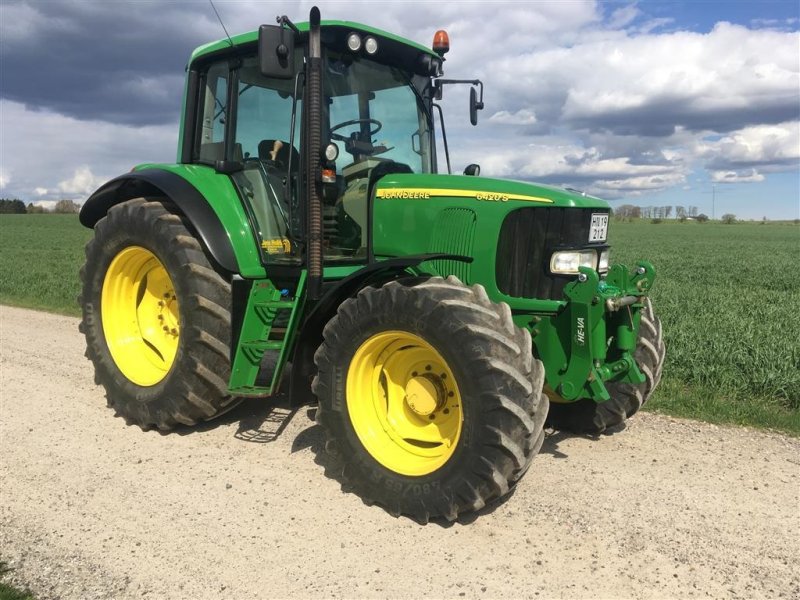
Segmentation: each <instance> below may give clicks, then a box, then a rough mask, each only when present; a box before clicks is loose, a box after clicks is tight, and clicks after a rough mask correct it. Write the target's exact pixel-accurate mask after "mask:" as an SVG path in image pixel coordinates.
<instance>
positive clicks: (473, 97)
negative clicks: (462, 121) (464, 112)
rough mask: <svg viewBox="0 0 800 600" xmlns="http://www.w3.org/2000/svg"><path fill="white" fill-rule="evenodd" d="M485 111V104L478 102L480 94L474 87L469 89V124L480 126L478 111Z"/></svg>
mask: <svg viewBox="0 0 800 600" xmlns="http://www.w3.org/2000/svg"><path fill="white" fill-rule="evenodd" d="M479 110H483V102H478V92H476V91H475V88H474V87H471V88H469V122H470V123H472V124H473V125H477V124H478V111H479Z"/></svg>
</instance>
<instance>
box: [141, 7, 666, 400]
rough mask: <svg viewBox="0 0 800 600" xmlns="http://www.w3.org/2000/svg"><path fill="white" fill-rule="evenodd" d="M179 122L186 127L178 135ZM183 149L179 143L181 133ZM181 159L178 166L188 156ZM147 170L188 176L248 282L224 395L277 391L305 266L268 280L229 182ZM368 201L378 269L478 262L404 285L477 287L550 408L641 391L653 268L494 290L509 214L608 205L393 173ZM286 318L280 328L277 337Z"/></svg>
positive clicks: (338, 269)
mask: <svg viewBox="0 0 800 600" xmlns="http://www.w3.org/2000/svg"><path fill="white" fill-rule="evenodd" d="M328 24H332V25H339V26H345V27H350V28H352V29H354V30H358V31H361V32H366V33H372V34H375V35H380V36H383V37H385V38H389V39H392V40H395V41H399V42H401V43H404V44H407V45H410V46H412V47H415V48H416V49H418V50H420V51H424V52H426V53H429V54H433V53H432V52H431V51H430V50H429V49H427V48H424V47H423V46H421V45H419V44H416V43H413V42H410V41H408V40H404V39H402V38H399V37H397V36H394V35H392V34H389V33H386V32H383V31H380V30H377V29H374V28H370V27H366V26H364V25H360V24H355V23H349V22H345V21H326V22H323V26H325V25H328ZM298 27H299V29H300V30H301V31H307V29H308V25H307V24H305V23H301V24H298ZM257 39H258V34H257V32H250V33H245V34H241V35H237V36H234V37H233V38H232V41H233V44H234V45H236V46H238V45H242V44H254V43H255V42H256V41H257ZM229 45H230V43H229V42H228V40H221V41H218V42H214V43H212V44H208V45H205V46H202V47H200V48H198V49H197V50H195V52H194V53H193V55H192V59H191V60H192V61H195V60H196V59H198V58H200V57H203V56H206V55H209V54H212V53H216V52H220V51H224V50H225V49H226V48H228V47H229ZM184 105H185V103H184ZM183 123H184V119H182V120H181V127H183ZM178 139H179V140H180V141H179V144H180V143H181V141H182V140H183V139H184V137H183V132H181V134H180V135H179V138H178ZM178 155H179V157H180V156H182V150H181V148H179V149H178ZM179 160H180V158H179ZM144 169H160V170H164V171H168V172H170V173H173V174H175V175H177V176H179V177H181V178H183V179H184V180H186V181H187V182H189V183H190V184H191V185H192V186H194V187H195V188H196V189H197V190H198V191H199V192H200V194H202V196H203V197H204V198H205V199H206V201H207V202H208V203H209V205H210V206H211V208H212V209H213V211H214V213H215V214H216V216H217V217H218V219H219V221H220V223H221V225H222V227H223V228H224V230H225V232H226V233H227V236H228V239H229V241H230V244H231V247H232V249H233V252H234V254H235V257H236V260H237V262H238V265H239V271H240V272H239V273H236V274H235V275H239V276H241V277H242V278H244V279H245V280H249V281H252V286H251V287H250V288H249V295H248V297H247V304H246V307H245V308H244V315H243V317H242V319H241V323H242V325H241V329H240V331H239V332H238V338H236V339H235V340H234V342H235V347H234V348H233V350H232V373H231V379H230V382H229V389H230V391H231V393H233V394H236V395H266V394H270V393H273V392H274V391H275V390H276V389H277V386H278V385H279V382H280V376H281V372H282V370H283V366H284V364H285V363H286V361H287V360H289V359H290V356H291V352H292V349H293V347H294V346H295V344H296V342H297V339H298V337H299V333H300V331H301V329H302V327H303V323H304V321H305V317H306V316H307V315H308V314H309V312H310V311H311V310H313V309H314V302H312V301H310V300H309V299H308V298H306V294H305V281H306V271H305V270H304V269H300V268H298V271H297V272H298V273H300V276H299V281H298V282H297V284H296V286H295V287H294V289H293V290H291V291H289V290H279V289H278V288H277V287H276V285H275V284H274V283H273V281H271V280H270V271H271V267H270V263H269V260H270V257H269V255H265V254H263V253H262V252H261V250H260V244H261V241H262V240H260V239H258V238H257V235H256V233H255V232H254V231H253V228H252V226H251V222H250V220H249V219H248V212H247V209H246V208H245V206H244V204H243V201H242V199H241V198H240V197H239V194H238V192H237V189H236V187H235V185H234V184H233V182H232V179H231V177H230V176H229V175H227V174H224V173H220V172H218V171H216V170H215V169H214V168H213V167H210V166H205V165H200V164H143V165H139V166H138V167H136V169H135V170H144ZM371 201H372V203H373V204H372V206H373V210H372V220H371V225H372V251H373V254H374V258H375V260H376V261H382V260H386V259H389V258H395V257H407V256H409V257H410V256H416V255H424V254H429V253H442V254H449V255H457V256H466V257H470V258H472V261H471V262H467V261H462V260H454V259H446V260H441V259H440V260H432V261H427V262H423V263H420V264H419V265H417V266H415V267H413V268H412V267H409V268H408V269H407V272H408V275H409V276H420V275H422V276H425V275H441V276H448V275H455V276H457V277H458V278H459V279H460V280H461V281H463V282H464V283H465V284H467V285H473V284H481V285H482V286H483V287H484V288H485V289H486V292H487V294H488V296H489V298H491V299H492V300H493V301H495V302H503V303H506V304H508V306H509V307H510V309H511V311H512V316H513V320H514V322H515V323H516V324H517V325H518V326H519V327H522V328H525V329H527V330H528V331H530V333H531V336H532V339H533V345H534V350H535V354H536V355H537V357H538V358H539V359H540V360H542V361H543V363H544V365H545V369H546V391H547V392H548V394H549V395H550V396H551V399H553V400H555V401H557V402H570V401H575V400H578V399H581V398H591V399H593V400H595V401H597V402H602V401H605V400H608V399H609V393H608V390H607V389H606V386H605V383H606V382H609V381H619V382H627V383H633V384H636V383H641V382H643V381H644V376H643V375H642V373H641V372H640V371H639V369H638V367H637V365H636V361H635V360H634V357H633V352H634V350H635V347H636V342H637V337H638V328H639V320H640V316H639V315H640V311H641V309H642V308H643V302H644V299H645V296H646V295H647V293H648V292H649V290H650V288H651V286H652V284H653V279H654V277H655V272H654V269H653V267H652V265H650V264H649V263H645V262H641V263H639V264H638V265H637V266H636V268H635V270H634V271H632V272H629V271H628V270H627V269H626V268H625V267H623V266H621V265H614V266H612V267H611V268H610V270H609V272H608V273H607V275H606V276H605V277H603V278H601V276H600V275H599V274H598V273H597V272H596V271H594V270H592V269H586V268H583V267H582V268H581V273H580V275H579V276H576V278H575V280H574V281H573V282H572V283H569V284H568V285H567V286H566V287H565V289H564V298H563V299H561V300H552V299H533V298H521V297H512V296H508V295H506V294H504V293H503V292H502V291H501V290H500V289H499V288H498V284H497V281H496V272H497V270H498V268H502V265H498V260H497V251H498V239H499V237H500V231H501V227H502V224H503V222H504V220H505V219H506V217H507V216H508V215H509V213H511V212H512V211H514V210H517V209H519V208H523V207H532V206H533V207H536V206H551V207H561V208H576V209H586V210H593V209H594V210H601V211H603V212H606V211H607V210H608V204H606V203H605V202H604V201H602V200H599V199H597V198H593V197H591V196H585V195H583V194H580V193H575V192H571V191H568V190H565V189H562V188H556V187H550V186H544V185H534V184H530V183H524V182H517V181H507V180H499V179H491V178H485V177H473V176H462V175H437V174H389V175H386V176H384V177H383V178H382V179H380V180H379V182H378V184H377V185H376V187H375V191H374V197H373V199H372V200H371ZM366 265H367V262H366V259H363V262H362V263H361V264H352V263H351V264H345V265H343V264H330V265H326V266H325V268H324V274H323V277H324V279H325V280H327V281H335V280H341V279H342V278H344V277H346V276H348V275H350V274H353V273H355V272H357V271H359V270H360V269H362V268H363V267H365V266H366ZM290 294H291V296H290ZM344 299H345V297H342V298H340V299H339V301H340V302H341V301H343V300H344ZM287 312H288V319H286V318H285V316H286V313H287ZM279 314H283V318H284V320H283V321H282V322H281V327H280V328H277V327H275V323H276V317H278V315H279ZM234 336H236V333H234ZM266 352H273V353H275V354H276V362H275V365H274V367H273V368H272V369H271V371H270V372H269V373H268V380H266V381H261V382H260V383H257V381H256V379H257V376H258V375H259V369H260V367H261V363H262V359H263V357H264V355H265V353H266ZM261 375H262V377H263V375H264V373H263V372H262V373H261Z"/></svg>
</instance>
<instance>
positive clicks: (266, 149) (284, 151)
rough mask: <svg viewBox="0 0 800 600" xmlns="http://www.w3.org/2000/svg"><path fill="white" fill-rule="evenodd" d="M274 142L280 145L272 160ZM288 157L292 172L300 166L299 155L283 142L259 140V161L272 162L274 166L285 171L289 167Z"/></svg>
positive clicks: (287, 143)
mask: <svg viewBox="0 0 800 600" xmlns="http://www.w3.org/2000/svg"><path fill="white" fill-rule="evenodd" d="M275 142H280V143H281V144H282V145H281V147H280V148H279V149H278V151H277V152H276V153H275V158H274V159H273V158H272V151H273V149H274V148H275ZM289 156H291V157H292V171H294V170H296V169H297V168H298V167H299V166H300V153H299V152H298V151H297V150H296V149H295V148H292V147H291V146H290V145H289V142H284V141H283V140H261V141H260V142H259V144H258V158H259V159H261V160H272V161H273V162H274V163H275V166H276V167H278V168H281V169H285V168H286V167H288V166H289Z"/></svg>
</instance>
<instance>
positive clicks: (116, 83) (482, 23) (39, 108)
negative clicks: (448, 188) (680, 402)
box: [0, 0, 800, 220]
mask: <svg viewBox="0 0 800 600" xmlns="http://www.w3.org/2000/svg"><path fill="white" fill-rule="evenodd" d="M312 4H313V3H311V2H305V1H302V2H263V1H262V2H254V1H236V2H234V1H226V0H215V5H216V7H217V9H218V11H219V13H220V16H221V17H222V19H223V21H224V23H225V26H226V27H227V29H228V31H229V32H230V33H231V34H233V33H241V32H244V31H250V30H253V29H257V28H258V25H260V24H261V23H270V24H271V23H274V21H275V16H276V15H277V14H287V15H288V16H289V17H290V18H291V19H293V20H295V21H304V20H307V18H308V12H309V10H310V8H311V6H312ZM316 4H317V5H318V6H319V7H320V10H321V12H322V18H323V19H346V20H351V21H358V22H362V23H367V24H370V25H373V26H375V27H379V28H382V29H385V30H388V31H391V32H393V33H397V34H400V35H402V36H405V37H408V38H410V39H413V40H415V41H417V42H420V43H422V44H425V45H429V44H430V42H431V40H432V39H433V34H434V32H435V31H436V30H437V29H445V30H447V31H448V33H449V36H450V47H451V50H450V53H449V54H447V55H446V58H447V61H446V63H445V76H446V77H450V78H470V79H472V78H480V79H481V80H482V81H483V82H484V84H485V90H486V91H485V97H484V101H485V109H484V110H483V111H482V112H481V113H480V122H479V124H478V126H477V127H472V126H471V125H470V124H469V118H468V110H467V108H468V94H467V89H466V88H462V89H458V88H451V89H448V91H447V95H446V97H445V100H444V102H443V104H444V109H445V115H446V117H445V119H446V120H445V124H446V126H447V133H448V141H449V145H450V149H451V158H452V163H453V170H454V172H460V171H461V170H463V168H464V166H466V165H467V164H469V163H473V162H474V163H478V164H480V165H481V173H482V175H490V176H498V177H504V178H512V179H520V180H525V181H538V182H543V183H548V184H555V185H562V186H567V187H573V188H577V189H581V190H584V191H586V192H587V193H590V194H593V195H596V196H599V197H602V198H605V199H607V200H609V201H610V202H611V205H612V207H613V206H615V205H620V204H638V205H641V206H650V205H657V206H663V205H683V206H697V207H698V208H699V211H700V212H703V213H706V214H708V215H709V216H712V210H713V211H714V213H715V215H716V217H717V218H719V217H720V216H721V215H722V214H725V213H733V214H735V215H737V217H739V218H742V219H758V220H760V219H762V218H763V217H766V218H768V219H795V218H800V3H798V2H797V0H776V1H770V0H760V1H753V0H743V1H731V0H728V1H721V0H720V1H717V0H687V1H678V0H675V1H658V2H656V1H639V2H627V1H626V2H622V1H619V2H596V1H589V0H585V1H584V0H538V1H517V2H490V1H487V0H483V1H480V2H474V1H460V2H459V1H450V2H430V1H427V2H380V1H377V0H372V1H369V2H361V1H348V2H324V1H318V2H317V3H316ZM223 36H224V32H223V31H222V28H221V26H220V24H219V22H218V21H217V18H216V16H215V14H214V12H213V10H212V8H211V6H210V4H209V3H208V1H207V0H203V1H199V0H198V1H196V2H188V1H187V2H182V1H168V2H162V1H147V0H139V1H135V2H132V1H127V2H122V1H114V0H88V1H79V0H75V1H71V0H70V1H68V0H49V1H39V2H34V1H18V0H2V2H1V3H0V196H2V197H8V198H20V199H22V200H24V201H25V202H37V203H48V202H53V201H56V200H58V199H61V198H69V199H75V200H78V201H82V200H84V199H85V198H86V197H88V195H89V194H91V193H92V192H93V191H94V190H95V189H96V188H97V187H99V186H100V185H101V184H102V183H103V182H105V181H107V180H108V179H111V178H113V177H115V176H117V175H119V174H122V173H124V172H127V171H129V170H130V169H131V167H133V166H134V165H136V164H138V163H142V162H172V161H174V160H175V149H176V143H177V135H178V119H179V117H180V107H181V102H182V93H183V80H184V74H185V73H184V68H185V66H186V61H187V59H188V57H189V54H190V53H191V51H192V49H193V48H195V47H196V46H199V45H201V44H203V43H205V42H208V41H211V40H216V39H219V38H221V37H223ZM440 164H444V161H443V160H441V161H440ZM712 203H713V206H712Z"/></svg>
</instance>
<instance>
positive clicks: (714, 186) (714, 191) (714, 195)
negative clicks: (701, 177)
mask: <svg viewBox="0 0 800 600" xmlns="http://www.w3.org/2000/svg"><path fill="white" fill-rule="evenodd" d="M729 191H730V190H725V191H724V192H723V191H720V192H717V184H716V183H712V184H711V191H710V192H703V193H704V194H711V220H712V221H715V220H716V219H717V194H724V193H726V192H729Z"/></svg>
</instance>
